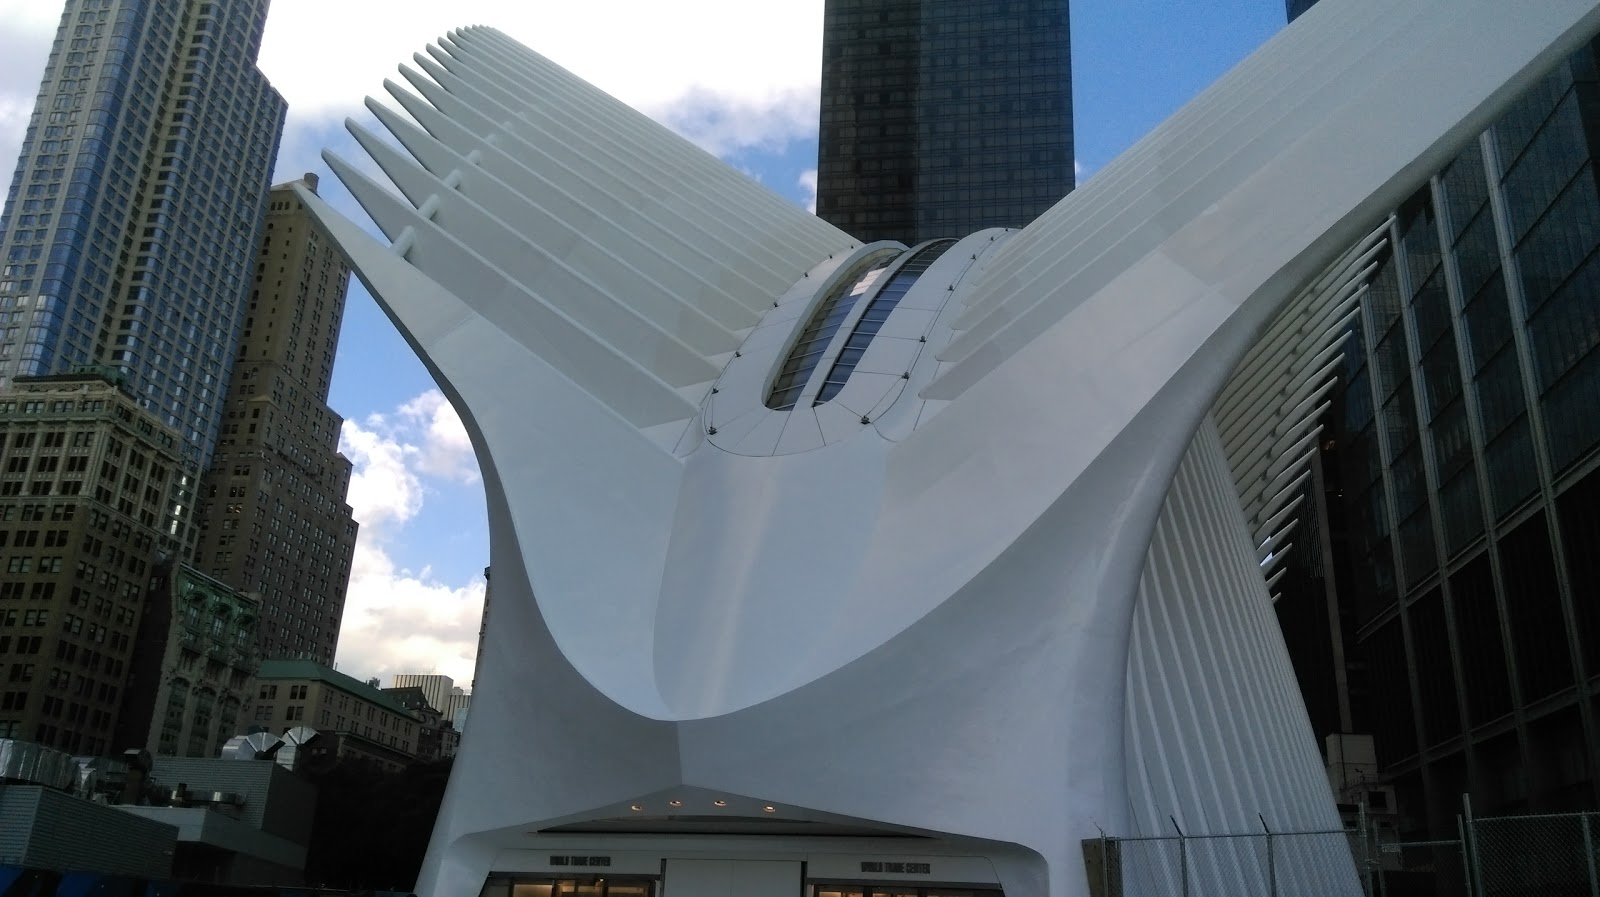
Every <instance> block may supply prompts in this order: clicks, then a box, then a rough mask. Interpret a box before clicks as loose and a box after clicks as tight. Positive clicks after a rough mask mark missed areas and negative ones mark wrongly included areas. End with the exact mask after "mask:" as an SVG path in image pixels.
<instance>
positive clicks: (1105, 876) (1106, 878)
mask: <svg viewBox="0 0 1600 897" xmlns="http://www.w3.org/2000/svg"><path fill="white" fill-rule="evenodd" d="M1106 840H1107V839H1106V833H1105V832H1103V831H1102V832H1101V833H1100V895H1101V897H1112V894H1111V848H1110V847H1109V846H1108V845H1107V844H1106ZM1121 855H1122V852H1121V851H1120V850H1119V851H1117V856H1119V857H1120V856H1121ZM1119 890H1120V889H1119Z"/></svg>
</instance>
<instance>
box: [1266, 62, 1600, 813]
mask: <svg viewBox="0 0 1600 897" xmlns="http://www.w3.org/2000/svg"><path fill="white" fill-rule="evenodd" d="M1596 60H1597V47H1596V46H1593V45H1592V46H1591V47H1589V48H1587V49H1585V50H1584V51H1582V52H1580V53H1578V54H1576V55H1574V56H1573V57H1571V58H1570V59H1568V60H1566V61H1565V62H1563V63H1562V64H1561V65H1559V66H1557V67H1556V68H1555V69H1554V70H1553V71H1552V72H1550V73H1549V75H1548V76H1547V77H1546V78H1544V79H1543V80H1542V81H1541V82H1540V83H1539V84H1538V85H1537V86H1536V87H1534V88H1533V89H1532V90H1530V91H1529V92H1528V93H1527V94H1526V95H1524V96H1523V97H1521V98H1519V99H1518V100H1517V101H1516V103H1515V104H1514V105H1513V107H1512V108H1511V109H1510V110H1509V111H1508V112H1507V113H1506V114H1505V115H1504V116H1503V117H1502V118H1501V119H1500V120H1499V121H1498V122H1497V123H1496V124H1495V125H1494V127H1492V128H1491V129H1490V130H1489V131H1488V132H1486V133H1485V134H1483V135H1482V137H1481V138H1480V139H1479V140H1477V141H1474V142H1473V143H1472V144H1471V145H1470V146H1468V147H1467V148H1466V149H1465V150H1464V151H1462V152H1461V154H1460V155H1459V156H1458V157H1457V158H1456V159H1455V160H1454V161H1452V162H1451V164H1450V165H1449V166H1448V167H1446V168H1445V169H1444V170H1443V171H1441V172H1440V173H1438V174H1437V175H1436V176H1435V177H1433V178H1432V179H1431V181H1430V183H1429V184H1428V185H1427V186H1426V187H1424V188H1423V189H1422V190H1420V191H1419V192H1418V193H1417V194H1416V195H1414V196H1413V197H1412V198H1411V199H1410V200H1409V201H1408V202H1406V203H1405V205H1404V206H1402V208H1401V209H1399V210H1398V212H1397V214H1396V217H1395V221H1394V224H1393V226H1392V227H1391V232H1390V241H1391V246H1392V250H1391V251H1390V252H1389V253H1388V254H1387V256H1386V258H1385V259H1384V260H1383V262H1382V264H1381V266H1380V268H1379V270H1378V271H1377V273H1376V274H1375V276H1374V278H1373V281H1372V284H1371V289H1370V292H1369V294H1368V295H1367V297H1366V299H1365V300H1364V301H1363V305H1362V310H1361V314H1360V316H1359V319H1358V326H1357V327H1356V330H1355V332H1354V334H1353V337H1352V341H1351V342H1350V343H1349V344H1347V346H1346V354H1345V371H1344V389H1343V392H1342V395H1341V397H1340V399H1339V401H1338V402H1337V403H1336V407H1335V410H1334V413H1333V414H1332V415H1330V419H1329V420H1328V421H1327V423H1328V425H1329V429H1328V431H1327V432H1328V434H1329V437H1330V438H1328V439H1327V440H1326V444H1325V448H1327V449H1329V452H1328V453H1325V454H1324V456H1323V464H1324V465H1325V466H1326V467H1327V468H1328V469H1329V482H1330V483H1331V484H1332V485H1331V488H1329V489H1328V490H1327V493H1326V494H1327V495H1328V496H1329V501H1328V503H1327V507H1326V508H1325V512H1326V513H1327V515H1328V516H1329V518H1330V519H1333V520H1334V521H1336V522H1337V525H1336V527H1335V529H1336V532H1335V533H1334V534H1333V536H1332V537H1331V538H1330V539H1328V540H1327V544H1329V545H1331V546H1332V547H1333V555H1334V557H1332V558H1331V559H1330V562H1329V563H1328V564H1323V563H1322V560H1321V559H1314V560H1310V561H1308V563H1310V564H1312V565H1320V566H1321V567H1322V569H1323V571H1324V572H1325V573H1326V574H1327V575H1329V576H1332V577H1334V578H1335V579H1336V580H1337V593H1338V611H1339V613H1338V614H1336V615H1334V618H1335V619H1338V620H1339V621H1341V622H1342V624H1343V627H1342V628H1343V631H1342V633H1341V632H1339V631H1337V628H1336V631H1335V632H1333V633H1332V634H1331V636H1329V635H1327V634H1326V633H1325V634H1324V636H1323V637H1324V638H1331V639H1332V644H1331V645H1330V644H1324V645H1322V646H1317V647H1309V648H1308V647H1307V646H1310V645H1314V644H1315V643H1316V642H1317V641H1318V639H1317V638H1316V637H1312V638H1308V639H1304V641H1305V643H1306V644H1305V645H1302V646H1301V648H1300V650H1297V651H1295V650H1294V649H1295V646H1294V644H1293V643H1294V640H1295V634H1296V633H1300V634H1301V635H1303V634H1304V630H1305V628H1306V625H1307V623H1306V617H1307V613H1308V611H1309V613H1310V614H1311V615H1312V616H1315V615H1322V616H1323V617H1324V618H1327V617H1328V615H1327V613H1326V610H1325V606H1324V605H1317V606H1314V607H1310V608H1308V607H1306V606H1303V605H1301V606H1296V602H1298V601H1301V600H1302V599H1304V598H1305V597H1307V594H1309V595H1311V596H1313V597H1314V596H1315V593H1314V592H1313V593H1306V594H1302V595H1290V594H1289V593H1288V592H1286V593H1285V598H1284V600H1283V601H1280V603H1279V614H1280V619H1282V620H1283V621H1284V624H1285V630H1286V632H1288V633H1290V634H1291V649H1292V651H1294V653H1296V655H1297V656H1296V661H1297V671H1298V672H1299V673H1300V676H1301V679H1302V686H1303V690H1304V691H1305V693H1306V694H1307V702H1308V705H1311V707H1312V712H1313V715H1314V717H1315V716H1316V715H1317V713H1318V711H1317V706H1318V705H1319V703H1320V704H1322V705H1323V706H1327V704H1326V693H1327V691H1328V689H1327V684H1328V683H1327V679H1326V676H1327V673H1329V672H1331V671H1333V670H1334V669H1335V668H1336V667H1337V668H1338V669H1339V673H1340V674H1341V675H1346V674H1347V681H1348V690H1347V693H1346V694H1345V695H1344V701H1345V702H1346V711H1345V714H1344V719H1343V721H1342V722H1339V721H1336V719H1335V717H1333V716H1328V715H1324V718H1323V719H1321V720H1318V721H1317V724H1318V728H1319V730H1320V733H1325V732H1328V731H1333V727H1334V726H1335V725H1340V726H1342V727H1351V726H1353V728H1354V730H1355V731H1358V732H1370V733H1371V734H1372V735H1373V736H1374V739H1375V746H1376V749H1377V753H1378V761H1379V764H1380V767H1381V770H1382V775H1383V778H1384V780H1385V781H1386V782H1388V783H1391V784H1392V785H1393V786H1394V787H1395V789H1396V793H1397V797H1398V802H1399V811H1400V815H1399V818H1398V819H1397V820H1396V821H1397V824H1398V826H1399V828H1400V830H1401V832H1402V834H1407V833H1410V834H1416V835H1421V834H1423V833H1426V834H1428V835H1430V836H1437V837H1447V836H1449V837H1453V836H1452V835H1449V833H1450V832H1452V831H1454V826H1455V814H1456V813H1458V812H1460V808H1461V802H1460V801H1461V795H1462V794H1470V795H1471V798H1472V802H1473V809H1474V811H1475V812H1479V813H1483V814H1499V813H1516V812H1539V811H1555V810H1565V809H1573V808H1592V807H1595V806H1596V805H1597V803H1600V793H1597V784H1600V783H1597V779H1596V775H1595V771H1596V769H1597V768H1600V732H1597V728H1596V722H1597V706H1596V687H1597V683H1600V680H1597V679H1596V676H1597V675H1600V560H1597V558H1600V512H1597V511H1596V508H1597V507H1600V505H1597V501H1600V251H1597V250H1600V180H1597V177H1596V166H1595V158H1596V151H1597V149H1600V80H1597V76H1596ZM1318 588H1320V586H1318ZM1330 653H1332V654H1342V655H1344V656H1343V659H1342V661H1341V662H1340V663H1338V664H1335V663H1332V662H1329V661H1328V660H1327V657H1328V655H1329V654H1330ZM1352 716H1353V718H1352Z"/></svg>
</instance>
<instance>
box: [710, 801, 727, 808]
mask: <svg viewBox="0 0 1600 897" xmlns="http://www.w3.org/2000/svg"><path fill="white" fill-rule="evenodd" d="M711 805H712V806H713V807H726V806H727V805H728V802H727V801H725V800H714V801H712V802H711Z"/></svg>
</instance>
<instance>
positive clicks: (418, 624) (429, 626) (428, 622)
mask: <svg viewBox="0 0 1600 897" xmlns="http://www.w3.org/2000/svg"><path fill="white" fill-rule="evenodd" d="M484 587H485V582H484V580H483V578H482V577H481V576H478V577H473V579H472V580H471V581H469V582H465V583H460V584H451V583H445V582H441V581H440V580H439V578H438V577H436V576H435V575H434V574H433V571H432V570H429V569H427V568H424V569H422V570H419V571H412V570H407V569H403V568H400V567H398V566H396V564H395V562H394V560H393V559H392V558H391V557H390V556H389V552H388V551H387V550H385V548H384V547H383V545H382V544H381V542H380V541H379V540H377V539H373V538H370V537H369V536H368V535H367V532H366V530H365V529H363V530H362V533H361V536H360V540H359V542H358V543H357V545H356V550H355V557H354V560H353V563H352V564H351V569H350V588H349V589H348V590H347V591H346V592H345V604H344V608H345V609H344V621H343V623H342V625H341V626H340V630H339V654H338V658H339V659H338V663H339V668H340V669H341V670H343V671H345V672H347V673H349V674H350V675H352V676H355V677H356V678H358V679H367V678H369V677H372V676H377V677H378V678H380V679H382V680H383V682H384V684H385V685H387V684H389V682H390V680H391V677H393V676H394V674H395V673H423V672H439V673H443V674H445V675H446V676H449V677H450V678H452V679H454V680H455V681H456V682H457V683H459V684H461V685H466V684H467V682H469V681H470V680H471V679H472V667H473V657H474V656H475V655H476V653H477V650H478V624H479V621H480V619H481V618H482V616H483V592H484Z"/></svg>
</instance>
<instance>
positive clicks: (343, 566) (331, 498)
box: [194, 174, 356, 664]
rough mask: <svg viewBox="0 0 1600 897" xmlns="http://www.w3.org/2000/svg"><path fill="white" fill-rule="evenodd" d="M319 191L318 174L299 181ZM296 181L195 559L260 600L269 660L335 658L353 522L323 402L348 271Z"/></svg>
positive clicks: (245, 344)
mask: <svg viewBox="0 0 1600 897" xmlns="http://www.w3.org/2000/svg"><path fill="white" fill-rule="evenodd" d="M300 183H303V184H305V185H307V186H309V187H310V188H311V189H312V190H315V189H316V177H315V175H309V174H308V175H306V176H305V178H304V179H303V180H302V181H300ZM292 188H293V185H292V184H283V185H279V186H277V187H274V188H273V190H272V194H271V197H270V200H269V202H268V210H267V221H266V225H265V229H264V230H263V237H262V242H261V247H260V251H259V253H258V256H257V264H256V269H255V281H254V284H253V287H252V291H251V293H250V300H249V306H248V309H247V316H246V318H245V321H244V329H243V331H242V333H241V335H240V341H239V349H238V353H237V355H236V357H235V359H234V364H233V382H232V383H231V384H230V386H229V388H228V395H227V397H226V407H225V408H224V412H223V425H222V431H221V433H220V434H219V436H218V440H217V451H216V454H215V456H214V458H213V461H212V465H211V469H210V471H209V472H208V473H207V474H206V475H205V477H204V480H203V482H202V483H201V488H200V496H201V499H200V516H199V520H200V527H201V534H200V540H199V544H198V547H197V550H196V553H195V556H194V565H195V566H196V567H197V568H199V569H201V570H203V571H205V572H206V573H208V574H209V575H211V576H213V577H215V578H216V579H218V580H220V581H222V582H225V583H227V584H228V585H230V586H233V587H234V588H237V589H240V590H242V591H245V592H254V593H257V594H259V595H260V596H261V603H262V620H261V625H260V627H259V629H258V632H257V645H258V647H259V648H260V652H261V656H262V657H263V658H272V657H294V658H304V659H308V660H315V661H318V662H319V663H324V664H331V663H332V662H333V651H334V646H335V644H336V643H337V642H338V638H339V620H340V615H341V613H342V611H343V608H344V591H345V586H346V584H347V583H348V581H349V578H350V555H351V552H352V551H353V550H354V547H355V537H356V523H355V521H354V520H352V519H351V516H350V506H349V504H347V503H346V501H345V495H346V492H347V491H348V490H349V487H350V462H349V460H347V459H346V458H345V457H344V456H343V455H341V454H339V428H340V426H341V425H342V424H343V419H342V418H340V417H339V416H338V415H337V414H335V413H334V412H333V411H332V410H331V409H329V408H328V406H327V400H328V385H329V383H330V382H331V380H332V377H333V355H334V349H335V348H336V347H337V345H338V342H339V326H340V321H341V320H342V318H343V315H344V300H345V290H346V288H347V286H348V284H349V281H350V271H349V269H348V268H347V267H346V266H345V263H344V260H343V258H342V257H341V256H340V255H339V254H338V253H337V252H335V251H334V248H333V246H332V245H331V244H329V243H328V242H327V241H326V240H323V239H322V238H321V236H320V235H319V234H318V233H317V232H316V231H315V230H314V229H313V227H312V224H311V220H310V218H309V217H308V216H307V214H306V212H305V210H304V209H303V208H302V207H301V204H300V202H299V201H298V200H297V199H295V196H294V191H293V189H292Z"/></svg>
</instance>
